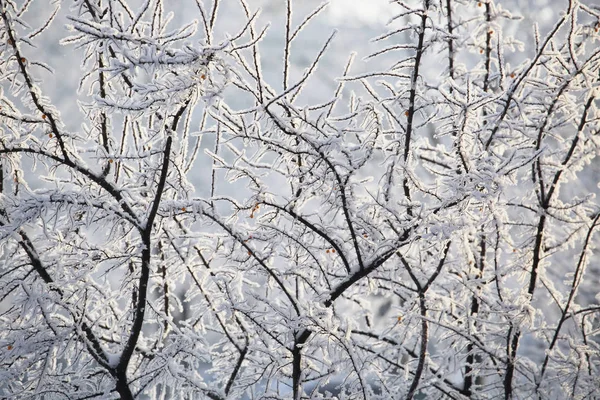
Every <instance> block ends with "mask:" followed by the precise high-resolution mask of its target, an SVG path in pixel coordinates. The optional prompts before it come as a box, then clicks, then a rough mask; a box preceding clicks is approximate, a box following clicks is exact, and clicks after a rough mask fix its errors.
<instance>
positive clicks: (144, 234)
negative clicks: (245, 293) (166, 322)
mask: <svg viewBox="0 0 600 400" xmlns="http://www.w3.org/2000/svg"><path fill="white" fill-rule="evenodd" d="M172 141H173V138H172V137H171V136H168V137H167V142H166V145H165V150H164V156H163V164H162V170H161V174H160V179H159V181H158V185H157V188H156V194H155V196H154V200H153V202H152V208H151V209H150V212H149V214H148V219H147V221H146V225H145V226H144V227H142V230H141V231H140V235H141V238H142V244H143V246H144V247H143V249H142V260H141V261H142V263H141V272H140V278H139V280H138V290H139V292H138V296H137V304H136V307H135V311H134V312H135V315H134V319H133V324H132V326H131V332H130V334H129V338H128V339H127V343H126V345H125V348H124V349H123V353H122V354H121V357H120V359H119V363H118V365H117V391H119V394H121V396H123V395H124V394H123V393H126V392H123V393H122V391H124V390H125V388H126V387H128V382H127V367H128V365H129V362H130V361H131V357H132V356H133V351H134V349H135V346H136V344H137V342H138V339H139V337H140V335H141V333H142V326H143V324H144V316H145V312H146V298H147V296H148V280H149V278H150V264H151V260H152V241H151V235H152V228H153V226H154V219H155V218H156V215H157V213H158V207H159V205H160V200H161V197H162V195H163V194H164V192H165V184H166V181H167V173H168V171H169V162H170V155H171V143H172ZM129 393H131V392H129Z"/></svg>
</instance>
